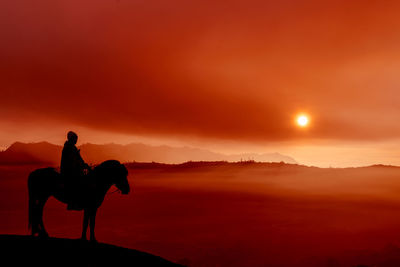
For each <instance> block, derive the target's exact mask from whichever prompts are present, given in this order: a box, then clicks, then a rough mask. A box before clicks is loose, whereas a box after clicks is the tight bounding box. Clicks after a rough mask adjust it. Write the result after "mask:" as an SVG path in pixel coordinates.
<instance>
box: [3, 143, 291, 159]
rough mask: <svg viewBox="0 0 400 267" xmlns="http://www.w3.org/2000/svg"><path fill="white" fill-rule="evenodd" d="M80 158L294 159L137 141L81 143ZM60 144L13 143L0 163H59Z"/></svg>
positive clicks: (4, 153)
mask: <svg viewBox="0 0 400 267" xmlns="http://www.w3.org/2000/svg"><path fill="white" fill-rule="evenodd" d="M79 148H80V149H81V154H82V157H83V158H84V159H85V160H86V161H87V162H89V163H93V164H96V163H100V162H102V161H104V160H107V159H116V160H119V161H121V162H132V161H139V162H161V163H182V162H186V161H240V160H249V159H251V160H255V161H259V162H285V163H292V164H294V163H296V161H295V160H294V159H293V158H291V157H289V156H285V155H281V154H279V153H264V154H234V155H225V154H222V153H216V152H212V151H209V150H206V149H199V148H191V147H170V146H151V145H145V144H140V143H133V144H128V145H119V144H104V145H96V144H83V145H81V146H80V147H79ZM61 150H62V147H61V146H58V145H54V144H50V143H47V142H39V143H28V144H27V143H20V142H16V143H14V144H12V145H11V146H10V147H9V148H8V149H7V150H5V151H3V152H0V164H3V165H4V164H36V163H48V164H51V165H58V164H59V162H60V158H61Z"/></svg>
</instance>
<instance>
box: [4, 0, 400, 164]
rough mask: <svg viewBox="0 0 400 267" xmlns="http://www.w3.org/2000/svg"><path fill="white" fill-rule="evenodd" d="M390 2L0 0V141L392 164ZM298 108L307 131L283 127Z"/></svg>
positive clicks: (395, 6)
mask: <svg viewBox="0 0 400 267" xmlns="http://www.w3.org/2000/svg"><path fill="white" fill-rule="evenodd" d="M399 11H400V3H398V2H396V1H384V2H382V1H338V0H335V1H301V0H296V1H294V0H293V1H261V0H247V1H236V0H234V1H229V2H227V1H209V0H202V1H183V0H181V1H175V0H171V1H162V0H159V1H151V0H149V1H142V0H140V1H133V0H132V1H127V0H120V1H108V0H107V1H106V0H96V1H50V0H44V1H34V2H32V1H28V0H26V1H24V0H21V1H3V2H2V3H0V33H1V36H2V37H1V42H0V58H1V60H0V85H1V87H0V88H1V89H0V101H1V105H0V115H1V116H0V127H1V129H2V130H1V133H0V146H3V147H5V146H7V145H9V144H10V143H11V142H13V141H15V140H22V141H37V140H49V141H51V142H62V140H63V139H64V136H61V137H60V135H61V134H62V135H64V133H65V131H66V130H67V129H70V128H74V129H78V130H80V133H81V135H82V133H83V135H84V137H83V139H82V140H84V141H92V142H106V141H108V140H109V141H110V142H111V141H112V142H116V143H119V142H120V143H127V142H129V141H131V140H133V141H140V140H144V141H149V142H153V143H154V142H159V143H160V142H164V141H165V142H167V143H173V144H175V143H179V142H177V140H180V141H182V140H183V141H182V143H185V144H189V145H194V146H206V147H208V148H210V149H215V150H224V151H228V152H229V151H238V150H242V149H246V150H252V151H258V152H272V151H271V150H273V151H279V152H281V151H283V152H285V153H287V154H288V155H291V156H294V157H295V158H296V159H297V160H298V161H299V162H304V163H306V164H313V165H318V164H319V165H333V166H336V165H338V166H339V165H340V166H341V165H351V164H366V163H369V162H376V161H379V162H385V163H397V162H399V163H400V160H397V154H396V153H395V151H393V150H390V149H388V148H390V147H393V148H396V146H397V148H398V147H400V145H399V144H400V143H399V141H398V139H399V138H398V136H400V124H399V123H398V117H399V115H400V104H399V103H400V92H399V90H398V87H399V85H400V79H399V78H398V70H399V69H400V68H399V67H400V60H399V59H400V53H399V52H398V47H399V45H400V35H399V32H400V19H398V14H399ZM298 112H307V113H309V114H310V115H311V117H312V123H311V126H310V127H309V128H308V129H306V130H305V129H299V128H298V127H295V126H294V124H293V118H294V116H295V115H296V114H297V113H298ZM340 148H342V150H340ZM338 149H339V151H338ZM388 150H389V152H390V153H389V152H388ZM299 151H301V152H299ZM318 151H320V152H318ZM349 153H350V154H349ZM388 153H389V154H390V155H389V154H388ZM368 155H374V156H373V157H372V158H371V157H369V158H368ZM342 156H343V157H344V159H343V158H341V157H342ZM398 156H399V158H400V155H398ZM321 157H324V160H323V161H321ZM354 159H357V160H358V161H357V160H354ZM367 159H369V160H367ZM360 160H361V161H360ZM322 162H324V163H322ZM328 162H329V164H328Z"/></svg>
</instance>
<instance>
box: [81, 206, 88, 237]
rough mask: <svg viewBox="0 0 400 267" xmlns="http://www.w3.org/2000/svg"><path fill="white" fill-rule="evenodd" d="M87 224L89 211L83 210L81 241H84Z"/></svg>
mask: <svg viewBox="0 0 400 267" xmlns="http://www.w3.org/2000/svg"><path fill="white" fill-rule="evenodd" d="M88 224H89V211H88V210H87V209H85V210H84V211H83V225H82V236H81V239H82V240H86V232H87V228H88Z"/></svg>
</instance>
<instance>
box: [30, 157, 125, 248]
mask: <svg viewBox="0 0 400 267" xmlns="http://www.w3.org/2000/svg"><path fill="white" fill-rule="evenodd" d="M127 176H128V170H127V169H126V167H125V166H124V165H123V164H121V163H120V162H119V161H116V160H108V161H105V162H103V163H101V164H100V165H98V166H96V167H95V168H94V169H93V171H91V172H90V173H89V174H88V175H87V177H85V178H84V180H85V181H84V183H83V184H82V185H81V186H82V188H81V189H83V190H80V191H82V192H84V194H83V195H82V197H80V198H79V205H80V206H81V207H82V208H83V211H84V216H83V229H82V237H81V238H82V239H84V240H86V232H87V228H88V225H89V224H90V240H91V241H96V238H95V233H94V227H95V220H96V213H97V209H98V208H99V207H100V205H101V204H102V202H103V200H104V197H105V195H106V193H107V191H108V190H109V189H110V187H111V186H112V185H115V186H116V187H117V188H118V189H119V190H121V192H122V194H128V193H129V191H130V186H129V183H128V179H127ZM28 191H29V228H30V229H31V231H32V232H31V234H32V236H34V235H36V234H38V236H39V237H48V236H49V235H48V233H47V232H46V230H45V228H44V224H43V208H44V205H45V204H46V201H47V200H48V198H49V197H51V196H53V197H55V198H56V199H57V200H59V201H61V202H63V203H66V204H68V198H67V192H66V190H65V180H64V178H63V177H62V175H61V174H59V173H58V172H57V171H56V170H55V169H54V168H41V169H37V170H34V171H33V172H31V173H30V175H29V178H28Z"/></svg>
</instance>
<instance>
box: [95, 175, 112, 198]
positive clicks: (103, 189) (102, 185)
mask: <svg viewBox="0 0 400 267" xmlns="http://www.w3.org/2000/svg"><path fill="white" fill-rule="evenodd" d="M99 178H100V179H98V183H97V186H98V189H99V191H100V194H102V195H103V194H104V195H105V194H107V191H108V190H110V188H111V186H112V185H113V184H112V182H111V181H109V180H108V179H107V177H99Z"/></svg>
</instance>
